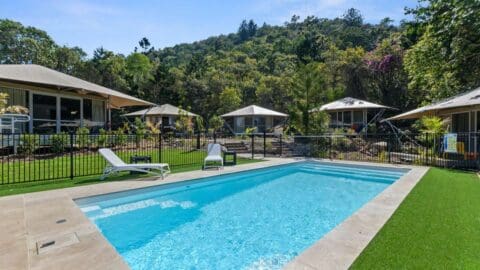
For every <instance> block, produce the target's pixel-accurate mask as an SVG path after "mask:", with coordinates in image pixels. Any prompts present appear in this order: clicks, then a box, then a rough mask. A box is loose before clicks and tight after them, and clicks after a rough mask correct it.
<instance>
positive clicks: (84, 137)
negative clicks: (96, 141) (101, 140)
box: [76, 127, 90, 148]
mask: <svg viewBox="0 0 480 270" xmlns="http://www.w3.org/2000/svg"><path fill="white" fill-rule="evenodd" d="M76 137H77V138H76V139H77V140H76V141H77V145H78V147H79V148H84V147H87V146H89V145H90V130H89V129H88V128H86V127H81V128H78V129H77V136H76Z"/></svg>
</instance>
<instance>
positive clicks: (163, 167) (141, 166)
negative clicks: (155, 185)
mask: <svg viewBox="0 0 480 270" xmlns="http://www.w3.org/2000/svg"><path fill="white" fill-rule="evenodd" d="M98 152H99V153H100V155H102V156H103V157H104V158H105V160H106V161H107V163H108V165H107V167H105V169H104V170H103V175H102V176H101V177H100V179H101V180H103V179H105V178H106V177H107V176H109V175H110V174H112V173H117V172H121V171H135V172H144V173H153V174H157V175H161V176H162V179H163V178H164V177H165V175H166V174H167V173H170V166H169V165H168V163H138V164H127V163H125V162H123V160H122V159H120V158H119V157H118V156H117V155H116V154H115V153H114V152H113V151H112V150H111V149H109V148H101V149H99V150H98ZM151 170H158V171H160V173H157V172H154V171H151Z"/></svg>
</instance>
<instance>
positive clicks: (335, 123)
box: [310, 97, 392, 132]
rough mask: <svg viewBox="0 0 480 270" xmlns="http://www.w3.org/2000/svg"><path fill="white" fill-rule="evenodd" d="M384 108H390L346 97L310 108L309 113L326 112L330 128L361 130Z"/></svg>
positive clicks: (376, 117)
mask: <svg viewBox="0 0 480 270" xmlns="http://www.w3.org/2000/svg"><path fill="white" fill-rule="evenodd" d="M386 109H392V108H390V107H388V106H384V105H380V104H376V103H372V102H368V101H365V100H360V99H356V98H351V97H346V98H342V99H339V100H336V101H333V102H330V103H327V104H325V105H322V106H321V107H318V108H315V109H312V110H310V113H315V112H319V111H325V112H327V113H328V114H329V116H330V123H329V127H330V128H332V129H337V128H348V129H353V130H355V132H361V131H362V130H363V129H364V128H366V127H367V125H368V124H369V123H370V122H372V121H376V120H378V119H379V117H380V116H381V114H383V112H384V111H385V110H386Z"/></svg>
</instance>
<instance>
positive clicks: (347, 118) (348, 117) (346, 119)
mask: <svg viewBox="0 0 480 270" xmlns="http://www.w3.org/2000/svg"><path fill="white" fill-rule="evenodd" d="M343 122H344V123H345V124H347V125H350V124H352V112H344V113H343Z"/></svg>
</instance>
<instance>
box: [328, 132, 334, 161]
mask: <svg viewBox="0 0 480 270" xmlns="http://www.w3.org/2000/svg"><path fill="white" fill-rule="evenodd" d="M328 139H329V140H328V144H329V145H328V159H332V146H333V144H332V140H333V137H332V135H330V136H329V137H328Z"/></svg>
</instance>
